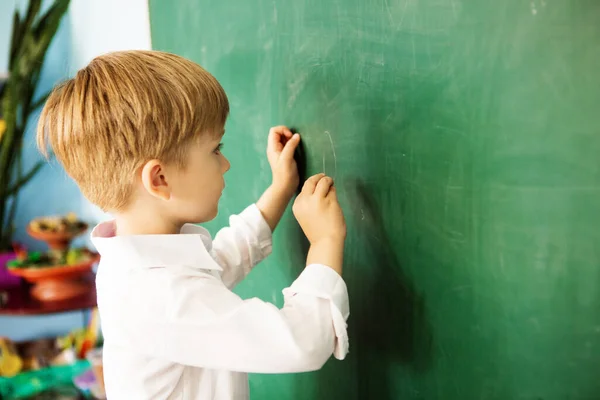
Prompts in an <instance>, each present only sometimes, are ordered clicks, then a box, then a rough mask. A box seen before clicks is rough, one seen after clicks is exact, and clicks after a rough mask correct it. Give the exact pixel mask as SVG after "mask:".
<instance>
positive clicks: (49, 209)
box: [0, 0, 150, 340]
mask: <svg viewBox="0 0 600 400" xmlns="http://www.w3.org/2000/svg"><path fill="white" fill-rule="evenodd" d="M25 3H26V2H25V1H23V0H12V1H6V0H3V1H0V73H2V71H6V69H7V65H8V58H7V54H8V49H9V40H10V26H11V21H12V14H13V10H14V7H15V6H17V5H19V6H21V7H23V6H24V5H25ZM49 4H51V2H50V1H46V2H45V3H44V6H46V7H47V6H48V5H49ZM149 48H150V28H149V21H148V4H147V1H145V0H128V1H126V2H124V1H119V0H72V1H71V5H70V8H69V11H68V14H67V15H66V16H65V18H64V20H63V22H62V25H61V27H60V29H59V31H58V33H57V35H56V37H55V39H54V41H53V43H52V45H51V46H50V49H49V51H48V55H47V58H46V61H45V65H44V68H43V71H42V78H41V83H40V88H39V90H40V92H46V91H47V90H49V89H50V88H51V87H52V86H54V85H55V84H56V83H57V82H60V81H61V80H63V79H67V78H69V77H70V76H72V75H73V74H74V73H75V72H76V71H77V70H78V69H80V68H81V67H83V66H85V65H86V64H87V63H88V62H89V61H90V60H91V59H92V58H93V57H95V56H96V55H99V54H102V53H105V52H108V51H114V50H121V49H149ZM24 151H25V156H24V160H25V163H26V165H25V168H27V166H28V165H33V164H35V162H36V161H37V160H39V154H38V152H37V149H36V147H35V140H34V132H33V126H30V129H29V132H28V136H27V138H26V141H25V150H24ZM71 211H73V212H75V213H77V214H78V215H79V216H80V217H81V218H82V219H84V220H86V221H89V222H90V223H95V222H98V221H99V220H102V219H105V218H106V216H105V215H104V214H103V213H102V212H101V211H100V210H99V209H97V208H96V207H95V206H93V205H92V204H90V203H89V202H88V201H87V200H86V199H85V198H84V197H83V196H82V195H81V193H80V192H79V189H78V188H77V186H76V185H75V184H74V183H73V182H72V181H71V179H70V178H68V176H66V174H65V173H64V171H63V169H62V168H61V167H60V166H59V165H58V164H57V163H51V164H50V165H48V166H47V167H46V168H44V169H42V171H41V173H39V174H38V175H37V176H36V177H35V178H34V179H33V180H32V182H31V183H30V184H29V185H27V186H26V187H25V188H24V190H23V191H22V195H21V196H20V198H19V208H18V213H17V217H16V225H17V228H18V229H17V232H16V237H15V238H16V240H18V241H20V242H23V243H25V244H26V246H28V247H29V248H31V249H40V248H43V244H42V243H40V242H36V241H35V240H33V239H31V238H30V237H29V236H28V235H27V233H26V232H25V229H24V228H25V226H26V224H27V223H28V222H29V221H30V220H31V219H32V218H34V217H36V216H40V215H47V214H64V213H68V212H71ZM78 244H80V245H81V244H87V245H90V244H91V243H90V242H89V240H88V239H87V237H82V238H81V239H80V240H79V243H78ZM82 320H83V319H82V316H81V313H79V312H74V313H66V314H62V315H54V316H45V317H18V318H17V317H10V318H9V317H0V336H8V337H11V338H13V339H16V340H20V339H28V338H34V337H39V336H47V335H57V334H62V333H65V332H67V331H68V330H70V329H72V328H74V327H77V326H80V325H81V323H82Z"/></svg>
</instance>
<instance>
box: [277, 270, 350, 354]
mask: <svg viewBox="0 0 600 400" xmlns="http://www.w3.org/2000/svg"><path fill="white" fill-rule="evenodd" d="M297 293H302V294H307V295H311V296H315V297H318V298H321V299H327V300H329V301H330V304H331V317H332V319H333V328H334V331H335V336H336V338H337V340H336V344H335V349H334V351H333V355H334V357H335V358H337V359H338V360H343V359H344V358H345V357H346V354H348V331H347V324H346V321H347V319H348V316H349V315H350V306H349V302H348V288H347V287H346V283H345V282H344V280H343V279H342V277H341V276H340V275H339V274H338V273H337V272H335V271H334V270H333V269H331V268H329V267H327V266H325V265H321V264H311V265H309V266H307V267H306V268H305V269H304V272H302V273H301V274H300V276H299V277H298V278H297V279H296V281H294V283H293V284H292V285H291V286H290V287H289V288H286V289H284V290H283V294H284V296H293V295H294V294H297Z"/></svg>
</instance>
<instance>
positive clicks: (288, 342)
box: [92, 205, 349, 400]
mask: <svg viewBox="0 0 600 400" xmlns="http://www.w3.org/2000/svg"><path fill="white" fill-rule="evenodd" d="M92 241H93V243H94V245H95V246H96V248H97V249H98V251H99V252H100V254H101V256H102V257H101V261H100V265H99V267H98V273H97V276H96V286H97V292H98V309H99V311H100V318H101V321H102V332H103V335H104V352H103V359H104V360H103V361H104V379H105V386H106V393H107V397H108V398H109V399H110V400H138V399H139V400H149V399H152V400H154V399H157V400H166V399H182V400H183V399H185V400H188V399H201V400H209V399H218V400H230V399H235V400H240V399H248V398H249V393H248V376H247V373H252V372H255V373H286V372H303V371H312V370H317V369H320V368H321V367H322V366H323V364H324V363H325V362H326V361H327V360H328V359H329V357H330V356H331V354H332V353H333V354H334V356H335V357H336V358H338V359H343V358H344V357H345V355H346V354H347V352H348V336H347V331H346V320H347V318H348V314H349V309H348V292H347V289H346V284H345V283H344V281H343V280H342V278H341V277H340V276H339V275H338V274H337V273H336V272H335V271H333V270H332V269H331V268H329V267H326V266H323V265H309V266H307V267H306V269H305V270H304V272H302V274H300V276H299V277H298V278H297V279H296V281H295V282H294V283H293V284H292V285H291V286H290V287H288V288H286V289H284V291H283V294H284V298H285V304H284V306H283V308H282V309H278V308H277V307H276V306H274V305H273V304H270V303H266V302H263V301H261V300H259V299H256V298H253V299H248V300H242V299H241V298H240V297H239V296H237V295H236V294H234V293H233V292H231V290H230V289H231V288H233V287H234V286H235V285H236V284H237V283H238V282H239V281H241V280H242V279H243V278H244V277H245V276H246V275H247V274H248V273H249V272H250V270H251V269H252V267H254V266H255V265H256V264H257V263H258V262H260V261H261V260H263V259H264V258H265V257H266V256H268V255H269V254H270V253H271V244H272V238H271V231H270V229H269V226H268V225H267V223H266V222H265V220H264V219H263V217H262V215H261V213H260V211H259V210H258V208H257V207H256V206H255V205H252V206H250V207H248V208H247V209H246V210H245V211H244V212H243V213H241V214H240V215H237V216H232V217H231V219H230V227H227V228H224V229H222V230H221V231H219V233H218V234H217V235H216V237H215V240H214V241H212V240H211V238H210V235H209V234H208V232H207V231H206V230H205V229H203V228H201V227H198V226H195V225H185V226H184V227H183V228H182V229H181V234H179V235H138V236H115V224H114V222H105V223H103V224H100V225H98V226H97V227H96V228H95V229H94V231H93V232H92Z"/></svg>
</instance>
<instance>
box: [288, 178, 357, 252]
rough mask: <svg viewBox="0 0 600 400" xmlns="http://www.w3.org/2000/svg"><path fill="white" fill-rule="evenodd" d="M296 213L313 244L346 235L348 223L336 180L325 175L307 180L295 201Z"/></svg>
mask: <svg viewBox="0 0 600 400" xmlns="http://www.w3.org/2000/svg"><path fill="white" fill-rule="evenodd" d="M293 211H294V216H295V217H296V219H297V220H298V223H299V224H300V226H301V227H302V230H303V231H304V234H305V235H306V237H307V238H308V240H309V241H310V243H311V244H315V243H316V242H319V241H320V240H322V239H339V240H341V241H343V240H344V239H345V238H346V222H345V219H344V214H343V212H342V208H341V207H340V204H339V203H338V199H337V194H336V190H335V186H333V179H331V178H330V177H328V176H326V175H325V174H318V175H314V176H312V177H310V178H308V179H307V180H306V182H305V183H304V186H303V187H302V192H301V193H300V194H299V195H298V198H296V201H295V202H294V207H293Z"/></svg>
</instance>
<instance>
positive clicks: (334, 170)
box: [323, 131, 337, 180]
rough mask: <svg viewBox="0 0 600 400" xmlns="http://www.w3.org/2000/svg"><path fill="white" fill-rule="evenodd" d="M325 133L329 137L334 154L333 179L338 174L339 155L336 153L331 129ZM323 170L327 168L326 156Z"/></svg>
mask: <svg viewBox="0 0 600 400" xmlns="http://www.w3.org/2000/svg"><path fill="white" fill-rule="evenodd" d="M325 134H326V135H327V137H328V138H329V143H330V144H331V152H332V154H333V179H334V180H335V178H336V176H337V156H336V154H335V146H334V144H333V138H332V137H331V133H329V131H325ZM323 170H325V158H323Z"/></svg>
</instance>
